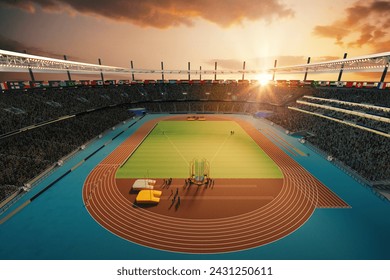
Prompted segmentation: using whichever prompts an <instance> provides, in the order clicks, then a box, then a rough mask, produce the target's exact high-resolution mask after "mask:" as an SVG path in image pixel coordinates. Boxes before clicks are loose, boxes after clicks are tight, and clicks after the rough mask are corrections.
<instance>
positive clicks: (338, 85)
mask: <svg viewBox="0 0 390 280" xmlns="http://www.w3.org/2000/svg"><path fill="white" fill-rule="evenodd" d="M0 54H1V55H0V69H1V71H10V72H28V73H29V74H30V78H31V79H30V80H29V81H4V82H2V83H1V88H2V93H1V94H0V106H1V110H0V114H1V116H0V120H1V131H0V134H1V136H0V141H1V145H0V151H1V155H2V157H1V161H0V165H1V168H0V169H1V181H0V185H1V204H0V206H1V211H0V229H1V230H0V239H1V240H6V241H7V242H3V244H2V246H1V249H0V257H1V258H2V259H60V260H64V259H65V260H66V259H77V260H79V259H145V260H147V259H308V260H311V259H313V260H328V259H330V260H334V259H350V260H360V259H375V260H376V259H383V260H386V259H389V257H390V253H389V252H390V250H389V249H390V245H389V242H388V236H389V233H390V221H389V219H387V218H386V217H388V215H389V214H390V203H389V198H390V168H389V155H390V154H389V152H388V151H389V149H390V140H389V139H390V127H389V123H390V118H389V112H390V93H389V90H390V83H389V82H386V75H387V69H388V66H389V59H390V53H388V52H387V53H378V54H373V55H365V56H360V57H353V58H346V57H344V59H339V60H330V61H325V62H321V63H311V64H309V63H308V64H304V65H291V66H284V67H277V66H276V62H275V66H274V67H273V68H269V69H268V70H267V72H268V73H270V74H272V75H273V78H272V79H270V80H269V81H268V82H267V83H264V82H262V81H259V80H252V79H251V80H249V79H246V77H245V75H248V73H253V72H256V71H252V70H246V69H245V63H244V67H243V69H240V70H236V71H231V72H230V73H229V74H235V75H239V76H240V78H241V79H239V80H234V79H223V75H224V74H226V73H224V72H223V71H222V70H218V69H217V63H216V64H215V68H214V69H213V70H201V69H200V70H191V69H190V64H188V69H186V70H164V69H163V65H162V67H161V68H162V69H161V70H160V69H151V70H145V69H143V70H140V69H135V68H133V67H131V68H120V67H114V66H106V65H100V64H87V63H83V62H76V61H69V60H66V59H64V60H60V59H53V58H50V57H42V56H35V55H28V54H23V53H17V52H10V51H6V50H1V51H0ZM309 61H310V60H309ZM309 61H308V62H309ZM251 71H252V72H251ZM359 71H365V72H380V73H381V79H380V80H378V81H366V82H363V81H344V80H343V79H342V77H343V72H359ZM118 72H119V73H121V74H123V73H124V74H127V75H129V76H131V77H132V79H122V80H114V79H105V78H104V75H107V74H112V73H118ZM179 72H180V73H185V75H188V79H168V80H167V79H165V78H164V75H168V74H174V73H179ZM314 72H326V73H337V74H338V80H335V81H318V80H308V79H307V75H308V74H311V73H314ZM35 73H67V76H68V79H67V80H49V81H38V80H36V79H35V78H34V74H35ZM74 73H77V74H78V75H83V74H91V73H95V74H98V75H100V77H101V79H99V80H87V79H85V80H73V79H72V76H71V75H72V74H74ZM151 73H153V74H156V73H158V75H161V79H155V80H153V79H135V78H134V76H135V75H137V77H138V76H140V77H142V75H145V74H151ZM280 73H299V74H300V75H302V78H303V79H301V80H278V79H277V76H278V75H279V74H280ZM207 74H211V75H213V76H214V78H213V79H202V75H207ZM198 76H199V79H198ZM275 76H276V78H275ZM194 77H196V78H197V79H194Z"/></svg>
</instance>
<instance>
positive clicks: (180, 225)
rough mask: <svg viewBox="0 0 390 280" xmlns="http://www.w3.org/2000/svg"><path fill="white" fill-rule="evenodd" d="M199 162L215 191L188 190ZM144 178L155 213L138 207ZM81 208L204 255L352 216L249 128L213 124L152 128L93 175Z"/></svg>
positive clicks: (168, 122) (107, 223)
mask: <svg viewBox="0 0 390 280" xmlns="http://www.w3.org/2000/svg"><path fill="white" fill-rule="evenodd" d="M194 156H200V157H207V159H208V160H209V162H210V175H209V176H210V178H212V179H213V180H212V183H210V184H205V185H202V184H200V185H196V184H193V185H188V184H187V182H186V180H187V178H188V176H189V162H190V161H191V159H193V157H194ZM138 178H150V179H154V180H156V183H155V184H154V190H158V191H161V196H160V202H159V203H158V204H150V205H149V204H147V205H140V204H137V203H136V197H137V192H136V191H134V190H132V186H133V183H134V181H135V180H136V179H138ZM169 178H171V180H170V183H169V184H166V181H167V180H168V179H169ZM83 201H84V204H85V206H86V209H87V210H88V212H89V213H90V215H91V216H92V217H93V219H95V221H96V222H98V223H99V224H100V225H101V226H102V227H104V228H106V229H107V230H108V231H110V232H112V233H113V234H115V235H117V236H119V237H121V238H123V239H126V240H128V241H130V242H134V243H137V244H140V245H143V246H147V247H151V248H155V249H160V250H166V251H171V252H181V253H198V254H210V253H224V252H234V251H240V250H245V249H250V248H254V247H258V246H262V245H265V244H268V243H271V242H274V241H276V240H278V239H281V238H283V237H285V236H287V235H288V234H290V233H292V232H294V231H295V230H297V229H298V228H299V227H300V226H302V225H303V224H304V223H305V222H306V221H307V220H308V219H309V218H310V216H311V215H312V214H313V212H314V210H315V208H348V207H349V206H348V204H347V203H345V202H344V201H343V200H342V199H340V198H339V197H338V196H337V195H336V194H334V193H333V192H332V191H331V190H329V189H328V188H327V187H326V186H324V185H323V184H322V183H321V182H320V181H318V180H317V179H316V178H315V177H313V176H312V175H311V174H310V173H309V172H308V171H306V170H305V169H304V168H303V167H301V166H300V165H299V164H298V163H297V162H296V161H294V160H293V159H292V158H291V157H290V156H289V155H287V154H286V153H285V152H284V151H283V150H281V149H280V148H279V147H277V146H276V145H275V144H274V143H273V142H272V141H270V140H269V139H268V138H267V137H265V136H264V135H263V134H262V133H261V131H259V130H257V129H256V128H255V127H253V126H252V125H251V124H249V123H247V122H245V121H244V120H241V119H238V118H233V117H228V116H227V117H219V116H212V115H206V116H205V117H202V118H201V119H199V120H197V119H196V118H194V119H189V118H188V115H178V116H167V117H162V118H156V119H153V120H151V121H148V122H146V123H145V124H144V125H142V126H141V127H140V128H139V129H138V130H137V131H136V132H135V133H133V134H132V135H131V136H130V137H129V138H128V139H126V140H125V141H124V142H123V143H122V144H121V145H119V146H118V147H117V148H116V149H115V150H114V151H113V152H112V153H111V154H110V155H109V156H107V157H106V158H105V159H104V160H103V161H102V162H100V163H99V164H98V165H97V166H96V167H95V168H94V169H93V170H92V172H91V173H90V174H89V175H88V177H87V179H86V181H85V183H84V187H83Z"/></svg>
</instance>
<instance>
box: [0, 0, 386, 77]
mask: <svg viewBox="0 0 390 280" xmlns="http://www.w3.org/2000/svg"><path fill="white" fill-rule="evenodd" d="M0 29H1V30H0V48H1V49H5V50H12V51H23V50H27V52H28V53H30V54H36V55H44V56H49V57H54V58H63V55H64V54H66V55H67V56H68V59H70V60H76V61H82V62H88V63H97V59H98V58H101V59H102V63H103V64H105V65H113V66H123V67H129V64H130V60H133V61H134V67H135V68H144V69H160V63H161V61H164V68H165V69H187V62H189V61H190V62H191V68H192V69H199V66H202V69H213V68H214V62H215V61H218V68H219V69H241V68H242V64H243V61H246V68H247V69H261V68H270V67H272V66H273V61H274V60H275V59H278V66H283V65H292V64H302V63H306V60H307V57H308V56H311V61H312V62H318V61H323V60H330V59H339V58H342V56H343V54H344V53H345V52H347V53H348V57H354V56H360V55H365V54H372V53H378V52H386V51H390V47H389V46H390V33H389V32H390V1H389V0H387V1H376V0H366V1H359V0H358V1H356V0H316V1H313V0H110V1H107V0H0ZM380 75H381V74H380V73H376V74H373V75H371V76H369V77H368V76H365V77H363V76H361V75H359V76H354V75H352V74H345V75H344V76H343V80H348V79H365V80H379V79H380ZM39 76H40V75H38V78H39ZM322 76H325V75H322ZM5 77H7V76H6V75H5V74H4V73H3V74H0V80H4V79H5ZM25 77H26V78H25V79H26V80H28V78H29V77H28V75H26V76H25ZM93 78H98V77H93ZM118 78H130V77H118ZM136 78H140V79H142V78H144V77H142V76H139V77H136ZM154 78H155V79H159V78H160V77H159V76H155V77H154ZM166 78H170V77H169V76H168V77H166ZM175 78H182V79H186V78H187V76H181V77H175ZM194 78H198V77H194ZM203 78H207V77H203ZM209 78H211V77H209ZM220 78H231V77H220ZM233 78H237V79H240V78H241V77H240V76H237V77H233ZM248 78H251V77H248ZM277 78H279V79H282V78H283V79H284V78H286V77H283V76H280V77H277ZM297 78H301V79H302V78H303V77H299V76H298V77H297ZM308 78H309V79H322V78H324V77H321V76H320V75H311V77H308ZM326 78H329V79H336V78H337V74H331V75H328V76H326ZM60 79H66V75H65V74H64V75H62V76H61V77H60ZM387 80H388V79H387Z"/></svg>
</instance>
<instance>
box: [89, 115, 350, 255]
mask: <svg viewBox="0 0 390 280" xmlns="http://www.w3.org/2000/svg"><path fill="white" fill-rule="evenodd" d="M170 118H172V117H164V118H159V119H154V120H151V121H149V122H147V123H145V124H144V125H143V126H142V127H141V128H139V129H138V130H137V131H136V132H135V133H134V134H133V135H131V136H130V137H129V138H128V139H126V141H125V142H123V143H122V144H121V145H120V146H119V147H118V148H117V149H116V150H114V151H113V152H112V153H111V154H110V155H109V156H108V157H107V158H105V159H104V160H103V161H102V162H101V163H100V164H98V165H97V166H96V167H95V168H94V170H93V171H92V172H91V173H90V174H89V176H88V177H87V179H86V181H85V183H84V188H83V200H84V203H85V205H86V208H87V210H88V211H89V213H90V215H91V216H92V217H93V218H94V219H95V220H96V221H97V222H98V223H99V224H100V225H102V226H103V227H105V228H106V229H108V230H109V231H110V232H112V233H114V234H116V235H118V236H120V237H122V238H124V239H126V240H129V241H132V242H135V243H138V244H141V245H144V246H147V247H152V248H157V249H161V250H166V251H175V252H187V253H202V254H204V253H221V252H232V251H239V250H244V249H248V248H253V247H257V246H261V245H264V244H267V243H270V242H273V241H276V240H278V239H280V238H283V237H284V236H286V235H288V234H290V233H292V232H293V231H295V230H296V229H297V228H299V227H300V226H301V225H303V224H304V223H305V221H306V220H307V219H309V217H310V216H311V215H312V213H313V212H314V209H315V208H335V207H349V206H348V205H347V204H346V203H345V202H344V201H343V200H341V199H340V198H339V197H338V196H336V195H335V194H334V193H333V192H331V191H330V190H329V189H328V188H326V187H325V186H324V185H323V184H322V183H321V182H319V181H318V180H317V179H316V178H314V177H313V176H312V175H311V174H310V173H309V172H307V171H306V170H305V169H304V168H302V167H301V166H300V165H299V164H297V163H296V162H295V161H294V160H293V159H292V158H291V157H289V156H288V155H287V154H286V153H285V152H283V151H282V150H281V149H279V148H278V147H277V146H276V145H275V144H273V143H272V142H271V141H270V140H268V138H266V137H265V136H264V135H263V134H261V133H260V132H259V131H257V130H256V129H255V128H254V127H253V126H252V125H250V124H248V123H247V122H245V121H242V120H238V119H230V118H225V119H226V120H233V121H236V122H237V123H238V124H240V125H241V127H242V128H243V129H244V130H245V131H246V132H247V133H248V135H250V136H251V137H252V138H253V139H254V140H255V141H256V143H257V144H258V145H259V146H260V147H261V148H262V149H263V150H264V151H265V152H266V153H267V154H268V156H270V157H271V158H272V159H273V160H274V162H275V163H276V164H277V165H278V166H279V168H280V169H281V171H282V173H283V176H284V181H283V187H282V190H281V192H280V193H279V195H278V196H277V197H276V198H275V199H274V200H272V201H271V202H270V203H268V204H267V205H265V206H263V207H261V208H259V209H256V210H253V211H251V212H248V213H245V214H241V215H236V216H232V217H227V218H218V219H185V218H175V217H168V216H164V215H160V214H156V213H152V212H150V211H148V210H147V209H142V208H139V207H136V206H135V205H133V204H131V203H129V201H128V200H127V199H126V198H125V197H123V195H122V194H121V193H120V192H119V190H118V188H117V186H116V182H115V173H116V171H117V169H118V168H119V167H120V165H121V164H122V163H123V162H124V161H126V160H127V158H128V157H129V156H130V155H131V154H132V152H133V151H134V150H135V149H136V147H137V146H138V145H139V144H140V143H141V142H142V141H143V139H144V138H145V137H146V136H147V134H148V133H149V132H150V131H151V130H152V129H153V127H154V126H155V124H156V123H157V122H159V121H161V120H164V119H170ZM207 118H208V120H212V117H209V116H208V117H207ZM216 187H218V185H217V183H216Z"/></svg>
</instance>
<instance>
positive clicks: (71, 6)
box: [1, 0, 294, 28]
mask: <svg viewBox="0 0 390 280" xmlns="http://www.w3.org/2000/svg"><path fill="white" fill-rule="evenodd" d="M1 2H2V3H5V4H7V5H9V6H14V7H18V8H20V9H23V10H26V11H28V12H34V11H35V10H36V7H37V6H40V7H42V8H43V10H46V11H76V12H79V13H82V14H89V15H95V16H101V17H105V18H109V19H112V20H117V21H127V22H131V23H133V24H136V25H139V26H143V27H155V28H168V27H172V26H178V25H187V26H191V25H192V24H193V22H194V20H195V19H197V18H202V19H204V20H207V21H210V22H213V23H215V24H218V25H220V26H222V27H228V26H231V25H234V24H240V23H241V22H243V21H244V20H259V19H261V20H266V21H272V20H273V19H274V18H283V17H290V16H293V15H294V12H293V11H292V10H291V9H290V8H288V7H286V6H285V5H283V4H282V3H281V2H280V1H279V0H213V1H210V0H197V1H193V0H127V1H124V0H111V1H107V0H84V1H79V0H1Z"/></svg>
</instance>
